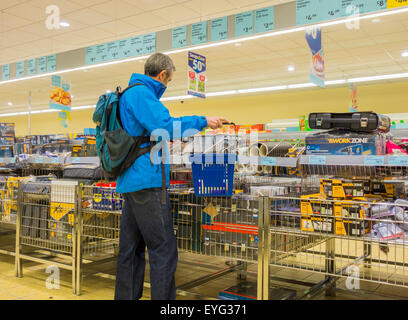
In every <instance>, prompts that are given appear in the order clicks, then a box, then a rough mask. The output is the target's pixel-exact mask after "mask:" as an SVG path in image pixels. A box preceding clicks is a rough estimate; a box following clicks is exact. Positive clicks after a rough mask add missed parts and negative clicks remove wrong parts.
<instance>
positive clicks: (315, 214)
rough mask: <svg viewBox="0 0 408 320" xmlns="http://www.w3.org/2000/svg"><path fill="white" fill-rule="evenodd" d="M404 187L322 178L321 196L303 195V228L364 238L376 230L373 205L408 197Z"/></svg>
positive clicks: (392, 183) (399, 183) (395, 182)
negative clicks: (372, 230) (373, 229)
mask: <svg viewBox="0 0 408 320" xmlns="http://www.w3.org/2000/svg"><path fill="white" fill-rule="evenodd" d="M405 184H406V183H405V182H404V181H398V180H379V179H342V178H334V179H321V180H320V193H318V194H310V195H304V196H302V201H301V216H302V218H301V229H302V230H303V231H312V232H328V233H334V234H337V235H344V236H349V235H350V236H363V235H365V234H367V233H369V232H370V231H371V229H372V228H373V219H374V217H373V216H372V208H373V206H375V205H376V204H378V203H381V202H382V201H384V200H388V201H389V200H395V199H399V198H405V197H406V186H405Z"/></svg>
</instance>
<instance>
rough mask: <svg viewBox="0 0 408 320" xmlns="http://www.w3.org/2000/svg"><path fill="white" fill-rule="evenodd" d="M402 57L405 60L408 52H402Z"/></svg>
mask: <svg viewBox="0 0 408 320" xmlns="http://www.w3.org/2000/svg"><path fill="white" fill-rule="evenodd" d="M401 57H404V58H406V57H408V50H405V51H402V52H401Z"/></svg>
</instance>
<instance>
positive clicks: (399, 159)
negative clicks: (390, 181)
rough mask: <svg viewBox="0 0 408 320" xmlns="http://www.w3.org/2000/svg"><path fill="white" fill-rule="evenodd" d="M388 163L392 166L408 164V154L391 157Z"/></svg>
mask: <svg viewBox="0 0 408 320" xmlns="http://www.w3.org/2000/svg"><path fill="white" fill-rule="evenodd" d="M388 164H389V165H390V166H408V156H396V157H393V156H391V157H389V158H388Z"/></svg>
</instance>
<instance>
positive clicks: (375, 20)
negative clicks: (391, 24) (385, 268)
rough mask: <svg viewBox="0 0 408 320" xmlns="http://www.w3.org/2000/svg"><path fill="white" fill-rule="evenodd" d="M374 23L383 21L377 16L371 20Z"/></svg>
mask: <svg viewBox="0 0 408 320" xmlns="http://www.w3.org/2000/svg"><path fill="white" fill-rule="evenodd" d="M371 21H372V22H373V23H378V22H381V19H378V18H375V19H373V20H371Z"/></svg>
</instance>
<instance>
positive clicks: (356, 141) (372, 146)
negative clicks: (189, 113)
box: [306, 130, 387, 155]
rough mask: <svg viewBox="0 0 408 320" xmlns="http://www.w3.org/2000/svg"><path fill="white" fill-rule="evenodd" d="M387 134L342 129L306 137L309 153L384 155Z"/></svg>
mask: <svg viewBox="0 0 408 320" xmlns="http://www.w3.org/2000/svg"><path fill="white" fill-rule="evenodd" d="M386 142H387V139H386V135H384V134H383V133H378V132H373V133H361V132H349V131H342V130H333V131H326V132H318V133H315V134H311V135H308V136H307V137H306V154H307V155H384V154H386V150H387V148H386Z"/></svg>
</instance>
